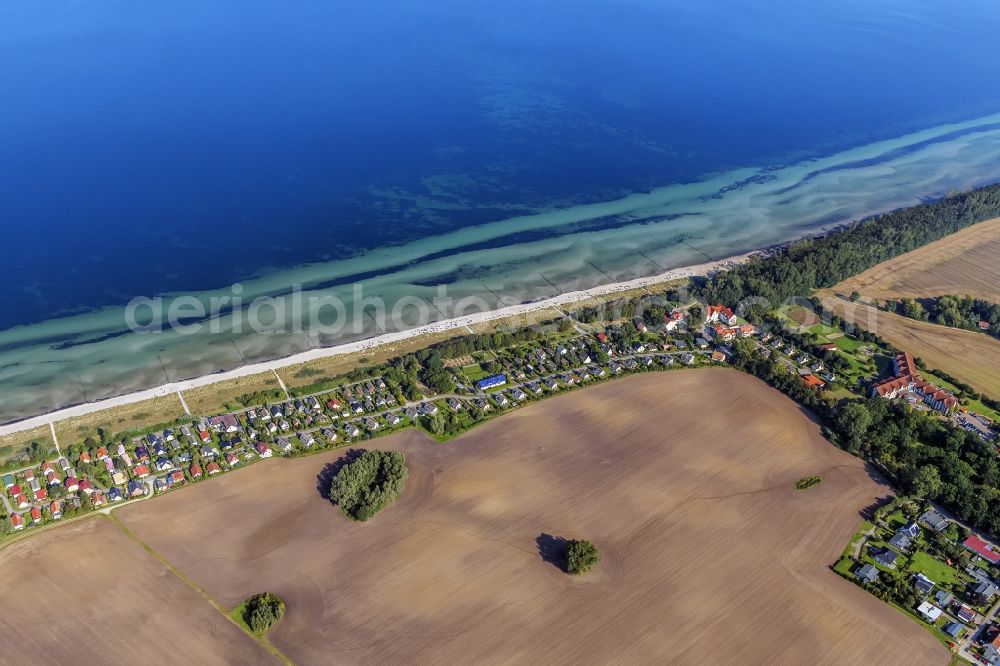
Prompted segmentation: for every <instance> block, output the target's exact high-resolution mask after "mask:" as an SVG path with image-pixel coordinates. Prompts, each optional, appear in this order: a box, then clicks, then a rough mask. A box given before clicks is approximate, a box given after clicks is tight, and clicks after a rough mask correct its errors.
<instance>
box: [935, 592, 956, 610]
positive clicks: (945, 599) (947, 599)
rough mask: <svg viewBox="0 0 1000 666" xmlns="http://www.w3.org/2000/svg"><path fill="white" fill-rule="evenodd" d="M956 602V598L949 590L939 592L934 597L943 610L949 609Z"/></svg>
mask: <svg viewBox="0 0 1000 666" xmlns="http://www.w3.org/2000/svg"><path fill="white" fill-rule="evenodd" d="M954 600H955V596H954V595H953V594H952V593H951V592H949V591H948V590H938V591H937V594H935V595H934V601H935V602H936V603H937V605H938V606H940V607H941V608H947V607H948V606H950V605H951V602H952V601H954Z"/></svg>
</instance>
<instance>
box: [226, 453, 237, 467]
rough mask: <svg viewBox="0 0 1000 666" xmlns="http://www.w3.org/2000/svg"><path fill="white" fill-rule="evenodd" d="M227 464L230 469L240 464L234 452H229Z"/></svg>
mask: <svg viewBox="0 0 1000 666" xmlns="http://www.w3.org/2000/svg"><path fill="white" fill-rule="evenodd" d="M226 464H227V465H229V466H230V467H233V466H234V465H239V464H240V458H239V456H237V455H236V454H235V453H233V452H232V451H230V452H228V453H227V454H226Z"/></svg>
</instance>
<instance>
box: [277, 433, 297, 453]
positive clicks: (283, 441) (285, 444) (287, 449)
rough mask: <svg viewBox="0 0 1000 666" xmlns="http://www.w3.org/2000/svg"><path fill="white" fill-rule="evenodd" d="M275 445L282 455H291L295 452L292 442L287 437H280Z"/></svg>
mask: <svg viewBox="0 0 1000 666" xmlns="http://www.w3.org/2000/svg"><path fill="white" fill-rule="evenodd" d="M274 444H275V446H277V447H278V451H280V452H281V453H291V452H292V451H293V450H294V447H293V446H292V442H291V441H290V440H289V439H287V438H285V437H279V438H278V439H277V440H276V441H275V443H274Z"/></svg>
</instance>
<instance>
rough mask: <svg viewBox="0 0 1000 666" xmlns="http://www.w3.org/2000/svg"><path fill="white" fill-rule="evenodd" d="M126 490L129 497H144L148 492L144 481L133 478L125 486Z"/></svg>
mask: <svg viewBox="0 0 1000 666" xmlns="http://www.w3.org/2000/svg"><path fill="white" fill-rule="evenodd" d="M147 472H148V470H147ZM125 492H126V494H127V495H128V496H129V497H142V496H143V495H144V494H145V492H146V487H145V485H143V483H142V481H139V480H138V479H132V480H131V481H129V482H128V485H127V486H125Z"/></svg>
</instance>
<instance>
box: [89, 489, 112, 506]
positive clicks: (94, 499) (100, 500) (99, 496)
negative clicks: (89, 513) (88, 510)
mask: <svg viewBox="0 0 1000 666" xmlns="http://www.w3.org/2000/svg"><path fill="white" fill-rule="evenodd" d="M107 503H108V499H107V497H105V496H104V493H100V492H95V493H94V494H93V495H91V496H90V505H91V506H92V507H94V508H95V509H100V508H101V507H102V506H104V505H105V504H107Z"/></svg>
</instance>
